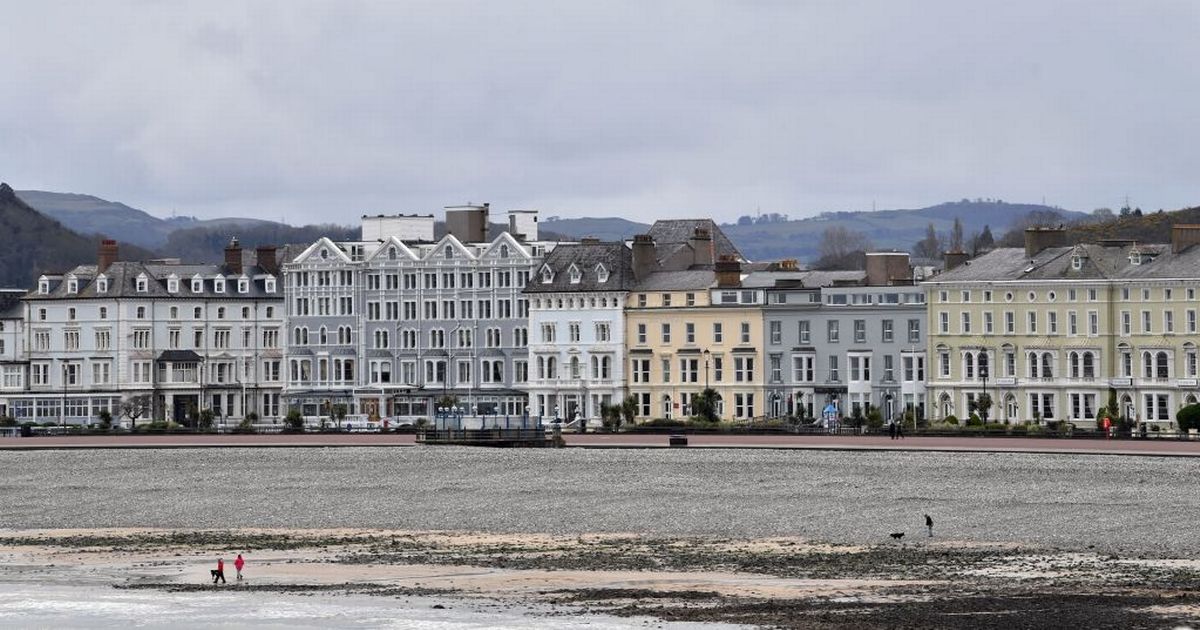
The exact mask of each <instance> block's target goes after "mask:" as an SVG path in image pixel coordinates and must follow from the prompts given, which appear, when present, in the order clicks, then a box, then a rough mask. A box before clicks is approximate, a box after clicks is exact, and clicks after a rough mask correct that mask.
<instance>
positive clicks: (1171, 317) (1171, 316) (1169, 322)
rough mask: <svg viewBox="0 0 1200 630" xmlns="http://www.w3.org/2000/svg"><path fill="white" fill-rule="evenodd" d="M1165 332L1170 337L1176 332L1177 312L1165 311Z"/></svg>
mask: <svg viewBox="0 0 1200 630" xmlns="http://www.w3.org/2000/svg"><path fill="white" fill-rule="evenodd" d="M1163 332H1164V333H1166V334H1168V335H1169V334H1171V333H1174V332H1175V312H1174V311H1170V310H1167V311H1163Z"/></svg>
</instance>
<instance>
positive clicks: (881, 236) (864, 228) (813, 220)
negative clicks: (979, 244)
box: [721, 199, 1088, 262]
mask: <svg viewBox="0 0 1200 630" xmlns="http://www.w3.org/2000/svg"><path fill="white" fill-rule="evenodd" d="M1030 212H1039V213H1046V212H1053V213H1056V214H1057V215H1058V216H1059V217H1061V220H1062V221H1064V222H1069V221H1076V220H1083V219H1085V218H1086V217H1087V216H1088V215H1086V214H1083V213H1081V212H1073V211H1070V210H1063V209H1062V208H1053V207H1050V206H1043V205H1037V204H1012V203H1005V202H1003V201H984V200H976V201H970V200H967V199H963V200H962V201H956V202H949V203H942V204H938V205H936V206H929V207H926V208H916V209H908V210H876V211H861V212H825V213H822V214H819V215H817V216H815V217H807V218H804V219H797V220H792V221H783V220H776V221H772V222H763V223H756V222H753V221H752V220H751V221H750V222H747V221H746V219H748V218H749V217H743V220H742V221H739V223H738V224H730V225H722V226H721V229H722V230H724V231H725V233H726V234H727V235H728V236H729V238H731V239H733V242H734V243H737V246H738V248H739V249H741V250H742V252H743V253H744V254H745V255H746V256H747V257H748V258H750V260H759V261H761V260H778V259H781V258H796V259H799V260H803V261H809V262H811V261H813V260H815V259H816V258H817V257H818V253H817V252H818V249H819V247H820V242H821V235H822V233H823V232H824V231H825V230H826V229H828V228H831V227H843V228H846V229H847V230H852V231H855V232H862V233H863V234H865V235H866V237H867V238H868V239H870V241H871V243H872V245H873V246H874V247H875V248H876V249H896V250H900V251H910V250H911V249H912V246H913V244H914V243H916V242H917V241H919V240H921V239H922V238H924V236H925V230H926V228H927V226H928V225H929V224H930V223H932V224H933V226H934V229H936V230H937V231H938V233H940V234H948V233H949V232H950V229H951V227H952V226H953V225H954V219H955V218H958V219H960V220H961V221H962V224H963V232H964V234H966V235H967V236H968V237H969V236H970V235H971V234H973V233H975V232H978V231H981V230H983V227H984V226H985V225H986V226H990V227H991V229H992V232H993V233H997V234H998V233H1001V232H1003V231H1005V230H1007V229H1008V228H1009V227H1011V226H1012V225H1013V224H1014V223H1020V222H1021V221H1022V220H1023V219H1024V217H1025V216H1026V215H1028V214H1029V213H1030Z"/></svg>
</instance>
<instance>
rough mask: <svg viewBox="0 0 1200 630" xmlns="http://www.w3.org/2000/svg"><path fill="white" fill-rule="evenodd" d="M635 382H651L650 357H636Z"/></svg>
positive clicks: (634, 365) (634, 362)
mask: <svg viewBox="0 0 1200 630" xmlns="http://www.w3.org/2000/svg"><path fill="white" fill-rule="evenodd" d="M633 382H634V383H649V382H650V359H634V360H633Z"/></svg>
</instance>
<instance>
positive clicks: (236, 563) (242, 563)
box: [233, 553, 246, 580]
mask: <svg viewBox="0 0 1200 630" xmlns="http://www.w3.org/2000/svg"><path fill="white" fill-rule="evenodd" d="M244 566H246V561H245V560H242V554H240V553H239V554H238V557H237V560H234V561H233V568H235V569H237V579H239V580H240V579H242V567H244Z"/></svg>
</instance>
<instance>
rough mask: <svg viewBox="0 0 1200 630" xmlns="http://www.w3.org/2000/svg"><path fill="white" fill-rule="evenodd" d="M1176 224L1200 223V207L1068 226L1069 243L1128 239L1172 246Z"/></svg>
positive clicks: (1118, 217) (1160, 211)
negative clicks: (1172, 232)
mask: <svg viewBox="0 0 1200 630" xmlns="http://www.w3.org/2000/svg"><path fill="white" fill-rule="evenodd" d="M1176 223H1180V224H1183V223H1188V224H1195V223H1200V207H1194V208H1183V209H1182V210H1174V211H1171V212H1163V211H1162V210H1159V211H1158V212H1153V213H1147V214H1144V215H1134V214H1130V215H1128V216H1117V217H1113V218H1111V219H1108V220H1105V221H1093V222H1086V223H1080V224H1076V225H1068V226H1067V242H1070V243H1074V242H1076V241H1084V242H1096V241H1098V240H1100V239H1105V238H1128V239H1134V240H1136V241H1138V242H1141V243H1169V242H1171V226H1172V225H1175V224H1176Z"/></svg>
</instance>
